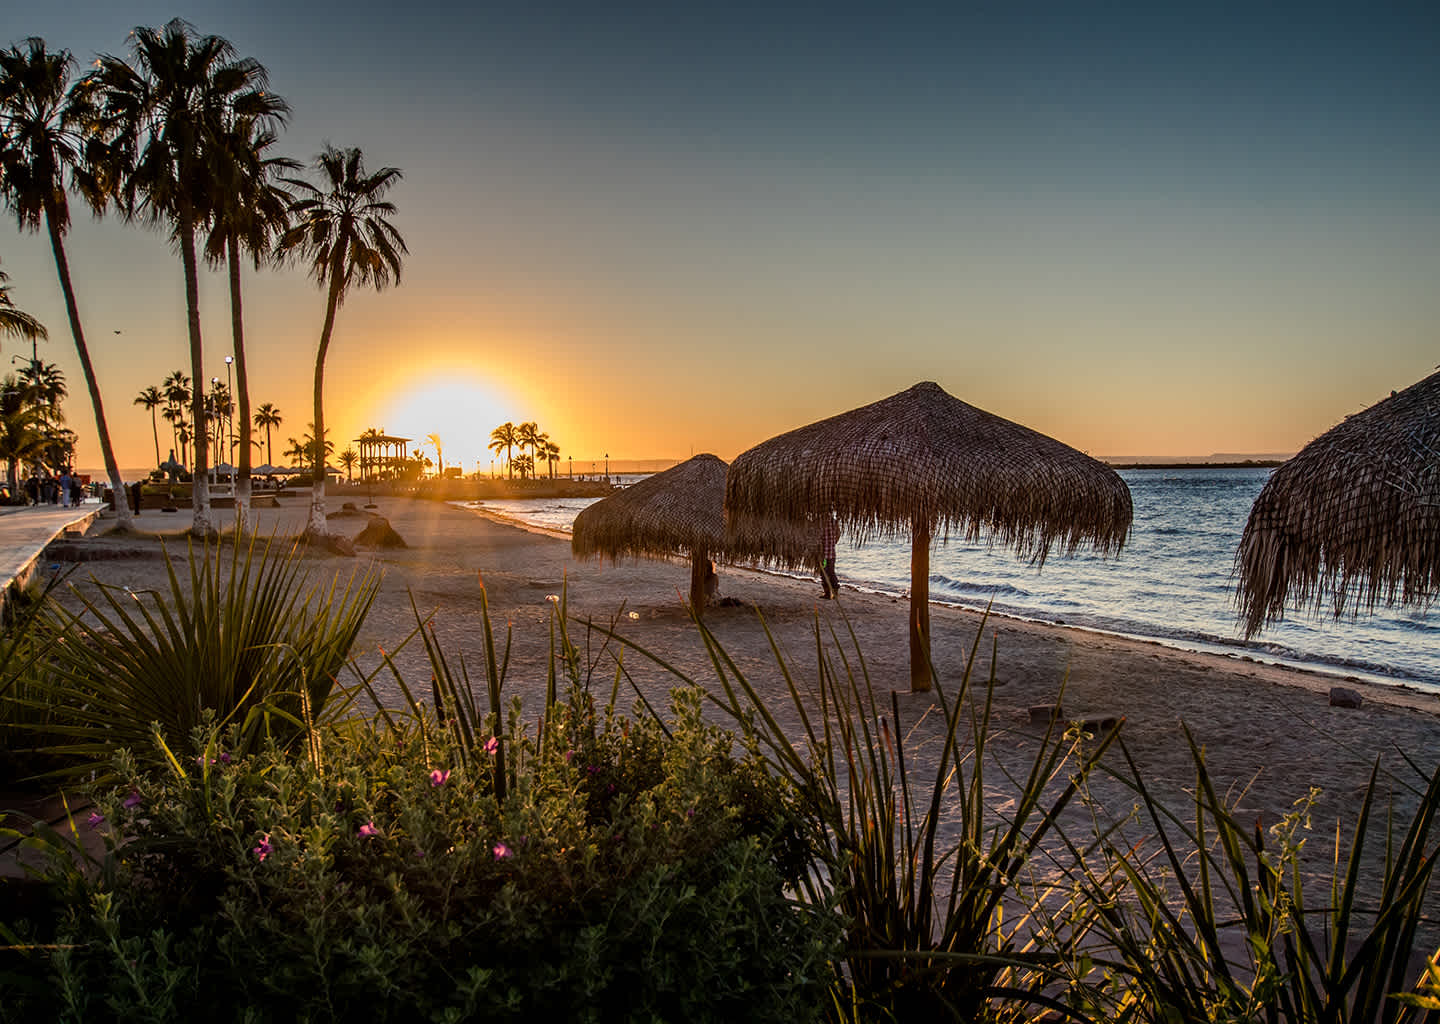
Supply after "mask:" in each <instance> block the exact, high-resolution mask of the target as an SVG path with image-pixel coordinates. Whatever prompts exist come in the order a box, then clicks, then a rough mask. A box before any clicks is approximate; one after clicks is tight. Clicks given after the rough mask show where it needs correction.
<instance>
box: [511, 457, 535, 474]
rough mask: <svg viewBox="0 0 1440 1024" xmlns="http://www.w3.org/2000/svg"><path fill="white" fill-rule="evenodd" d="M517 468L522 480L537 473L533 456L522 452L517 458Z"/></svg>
mask: <svg viewBox="0 0 1440 1024" xmlns="http://www.w3.org/2000/svg"><path fill="white" fill-rule="evenodd" d="M515 468H516V469H518V470H519V471H520V479H521V480H524V479H526V478H527V477H530V476H533V475H534V473H535V459H534V458H533V457H532V456H530V455H527V454H525V453H524V452H521V453H520V454H519V455H517V456H515Z"/></svg>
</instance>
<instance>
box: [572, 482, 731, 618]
mask: <svg viewBox="0 0 1440 1024" xmlns="http://www.w3.org/2000/svg"><path fill="white" fill-rule="evenodd" d="M724 504H725V463H724V462H722V461H721V460H720V459H718V458H716V457H715V456H714V455H696V456H695V457H694V458H692V459H688V460H686V461H685V462H682V463H680V465H678V466H673V467H671V468H670V469H667V470H666V471H665V472H663V473H656V474H655V475H654V476H648V477H646V478H645V479H643V480H639V481H636V482H635V483H633V484H631V485H630V486H629V487H627V488H625V489H624V490H622V491H620V492H619V493H617V494H612V495H611V496H610V497H608V498H602V499H601V500H600V501H597V502H595V504H593V505H591V506H589V507H588V508H586V509H584V510H583V511H582V512H581V513H580V514H579V515H578V516H576V517H575V525H574V533H573V534H572V535H571V538H570V550H571V551H572V552H573V553H574V554H575V556H576V557H577V558H587V557H589V556H591V555H599V556H602V557H604V556H608V557H610V558H613V559H618V558H623V557H633V558H641V557H654V556H665V555H673V554H678V553H688V554H689V555H690V563H691V564H690V603H691V605H692V606H693V607H694V608H695V611H696V613H697V614H698V613H699V612H700V611H701V610H702V609H703V608H704V607H705V579H706V576H707V575H708V573H709V570H710V559H711V557H713V556H720V555H723V554H724V553H725V552H726V550H727V547H726V543H725V518H724Z"/></svg>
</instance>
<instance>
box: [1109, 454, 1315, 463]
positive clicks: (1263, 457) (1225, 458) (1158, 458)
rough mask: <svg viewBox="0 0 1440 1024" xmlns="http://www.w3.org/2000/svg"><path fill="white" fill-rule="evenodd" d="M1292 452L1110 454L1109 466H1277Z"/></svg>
mask: <svg viewBox="0 0 1440 1024" xmlns="http://www.w3.org/2000/svg"><path fill="white" fill-rule="evenodd" d="M1294 454H1295V453H1294V452H1215V453H1214V454H1211V455H1111V456H1108V457H1106V458H1105V459H1103V460H1101V461H1103V462H1105V463H1106V464H1107V465H1111V466H1278V465H1279V464H1280V463H1282V462H1284V461H1286V460H1287V459H1289V458H1290V457H1291V456H1292V455H1294Z"/></svg>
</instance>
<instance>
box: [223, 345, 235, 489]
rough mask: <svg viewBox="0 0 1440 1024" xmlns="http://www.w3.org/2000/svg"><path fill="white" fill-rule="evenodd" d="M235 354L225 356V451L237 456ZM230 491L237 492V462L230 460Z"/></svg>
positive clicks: (233, 456) (230, 455) (231, 455)
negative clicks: (232, 394)
mask: <svg viewBox="0 0 1440 1024" xmlns="http://www.w3.org/2000/svg"><path fill="white" fill-rule="evenodd" d="M233 361H235V356H226V357H225V451H226V454H228V455H229V457H230V458H235V415H233V413H235V403H233V400H232V398H230V364H232V363H233ZM230 493H232V494H233V493H235V462H230Z"/></svg>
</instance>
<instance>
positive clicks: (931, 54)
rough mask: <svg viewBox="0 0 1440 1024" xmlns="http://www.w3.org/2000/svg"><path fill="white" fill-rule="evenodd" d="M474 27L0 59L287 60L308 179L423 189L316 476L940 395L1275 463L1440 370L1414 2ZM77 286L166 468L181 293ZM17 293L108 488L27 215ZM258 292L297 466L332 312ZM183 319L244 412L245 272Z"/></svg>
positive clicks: (112, 380) (100, 238) (133, 230)
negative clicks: (381, 445)
mask: <svg viewBox="0 0 1440 1024" xmlns="http://www.w3.org/2000/svg"><path fill="white" fill-rule="evenodd" d="M455 6H457V5H450V4H445V5H432V4H428V3H424V2H415V3H397V4H384V5H381V4H376V3H369V2H364V0H359V2H354V3H346V4H343V5H342V4H337V3H332V2H329V0H315V2H295V0H287V2H284V3H280V2H275V0H254V2H249V3H245V4H236V3H233V2H230V0H226V2H198V3H188V4H185V5H184V6H183V7H181V8H179V9H178V10H177V8H176V7H175V6H172V5H157V4H153V3H149V2H128V3H127V2H120V3H117V2H115V0H66V2H64V3H57V4H50V5H43V7H42V5H38V4H37V5H29V9H28V10H24V11H23V12H18V13H17V12H7V14H6V17H5V18H4V30H5V32H7V33H9V34H10V35H9V37H8V38H5V39H3V40H0V42H6V43H9V42H19V41H20V40H21V39H22V38H23V37H25V36H27V35H39V36H42V37H44V38H45V39H46V40H47V41H48V42H49V43H50V44H51V45H52V46H54V47H57V48H58V47H64V48H68V49H70V50H72V51H73V52H74V53H75V55H76V56H77V58H79V60H80V61H81V63H82V65H83V64H85V63H88V62H89V61H90V60H91V59H93V57H94V55H95V54H96V53H97V52H110V53H115V54H126V53H128V51H127V49H126V34H127V33H128V31H129V30H130V29H131V28H133V27H134V26H136V25H140V24H146V25H160V24H163V23H164V22H165V21H166V20H168V19H169V18H171V17H173V16H175V15H176V14H177V13H178V14H180V15H181V16H183V17H185V18H186V19H188V20H189V21H191V22H192V23H193V24H194V25H195V26H196V27H197V28H198V29H199V30H200V31H201V32H205V33H216V34H219V35H222V36H225V37H226V38H228V39H229V40H230V41H231V42H233V43H234V44H235V46H236V47H237V48H238V49H239V51H240V52H241V53H242V54H246V55H252V56H255V57H257V58H258V59H259V60H261V61H262V62H263V63H265V64H266V66H267V67H268V68H269V70H270V77H271V84H272V86H273V88H274V89H275V91H277V92H279V93H280V94H282V95H283V96H285V97H286V98H287V99H288V100H289V101H290V103H291V105H292V107H293V109H294V114H293V118H292V120H291V122H290V125H289V128H288V130H287V131H286V133H285V135H284V138H283V140H282V145H281V147H280V148H281V149H282V150H283V151H284V152H285V153H287V154H288V155H291V156H294V157H296V158H299V159H302V160H309V159H310V158H312V157H313V156H314V154H316V153H317V152H318V151H319V150H320V148H321V147H322V145H323V144H324V143H325V142H327V141H328V142H331V143H334V144H335V145H338V146H359V147H361V148H362V149H363V150H364V152H365V154H366V159H367V163H368V164H369V165H370V166H371V167H372V168H378V167H380V166H382V165H394V166H398V167H400V168H401V169H402V170H403V171H404V175H405V177H404V180H403V181H402V182H401V183H400V185H399V186H398V187H397V188H396V189H395V190H394V191H393V192H392V193H391V196H390V198H391V199H393V201H394V202H395V203H396V205H397V206H398V207H399V212H398V214H397V216H396V218H395V223H396V224H397V226H398V227H399V229H400V230H401V232H402V234H403V235H404V236H405V238H406V240H407V242H408V244H409V247H410V256H409V258H408V260H407V262H406V264H405V268H404V276H403V280H402V283H401V285H400V287H399V288H397V289H391V290H388V291H386V292H384V293H381V294H378V295H377V294H375V293H373V292H370V293H364V292H358V291H357V292H355V293H353V294H352V297H351V298H350V300H349V301H348V302H347V303H346V305H345V306H344V307H343V308H342V310H341V313H340V317H339V321H338V325H337V327H336V333H335V340H334V343H333V346H332V350H331V355H330V359H329V363H328V367H329V369H328V375H327V379H328V386H327V419H328V420H329V421H330V422H331V423H332V424H333V427H332V433H331V436H332V438H334V439H335V440H336V441H337V442H338V444H337V448H343V447H344V446H345V442H346V441H348V439H350V438H353V437H354V436H356V435H357V434H358V433H359V432H360V431H362V430H364V429H365V428H366V427H371V426H374V427H380V428H384V429H386V430H388V431H390V432H391V433H400V434H405V435H407V436H411V437H415V438H423V437H424V436H425V435H426V434H429V433H432V432H433V433H439V434H440V436H441V438H442V441H443V443H444V445H445V457H446V461H447V463H454V462H455V461H457V460H459V461H461V462H462V463H463V465H464V467H465V469H466V470H467V471H469V470H473V469H474V468H475V467H476V464H477V461H478V463H479V465H480V466H481V468H485V469H488V467H489V464H490V463H489V458H490V457H489V455H488V453H487V452H486V451H485V443H486V440H487V438H488V435H489V433H490V430H491V429H492V428H493V427H494V426H495V425H496V424H498V423H500V422H502V421H504V420H507V419H511V420H516V421H519V420H522V419H526V420H535V421H537V422H538V423H539V424H540V426H541V428H542V429H544V430H546V431H548V432H549V434H550V435H551V437H552V438H553V439H554V440H555V441H556V442H557V443H558V444H559V445H560V446H561V450H562V453H563V455H562V459H563V458H566V457H573V458H574V460H575V468H576V470H577V471H579V470H580V469H581V468H582V466H584V467H586V468H588V466H589V463H590V461H591V460H598V459H600V458H601V457H602V456H603V455H604V454H605V453H607V452H608V453H609V454H610V456H611V457H612V459H618V458H685V457H688V456H689V455H690V454H691V453H692V452H701V451H711V452H714V453H716V454H718V455H720V456H721V457H722V458H727V459H728V458H732V457H733V456H734V455H736V454H737V453H738V452H740V451H741V450H743V449H745V448H748V447H749V446H751V445H753V444H755V443H757V442H759V441H761V440H764V439H765V438H767V437H769V436H772V435H774V434H776V433H779V432H782V431H784V430H787V429H790V428H791V427H795V426H798V425H800V424H803V423H807V422H810V421H812V420H815V419H818V418H821V417H823V416H827V415H831V414H833V413H837V412H841V411H844V410H846V409H849V408H852V407H854V406H857V405H861V404H864V403H866V402H870V401H873V400H875V399H878V398H882V397H885V396H887V395H890V394H892V393H894V392H897V391H900V390H902V389H904V388H906V387H908V386H910V385H911V384H913V383H915V382H916V381H920V380H934V381H937V382H938V383H939V384H940V385H941V386H942V387H944V388H945V389H946V390H947V391H949V392H950V393H951V394H953V395H955V396H956V397H959V398H962V399H964V400H965V401H967V402H970V403H971V404H973V405H976V406H979V407H981V408H984V409H987V410H989V411H991V412H994V413H998V414H999V415H1002V416H1005V417H1008V418H1010V419H1014V420H1017V421H1019V422H1022V423H1025V424H1026V425H1028V426H1031V427H1034V428H1035V429H1038V430H1041V431H1043V432H1045V433H1047V434H1051V435H1053V436H1055V437H1057V438H1059V439H1060V440H1062V441H1065V442H1066V443H1068V444H1071V445H1073V446H1075V447H1077V448H1080V449H1083V450H1086V451H1088V452H1090V453H1091V454H1093V455H1097V456H1101V457H1107V456H1110V457H1115V456H1133V455H1157V456H1197V455H1199V456H1203V455H1208V454H1210V453H1215V452H1234V453H1269V452H1292V451H1294V450H1295V449H1296V448H1298V447H1299V446H1300V445H1302V444H1304V443H1305V442H1306V441H1308V440H1309V439H1310V438H1311V437H1313V436H1315V435H1316V434H1318V433H1320V432H1321V431H1323V430H1325V429H1327V428H1328V427H1330V426H1331V425H1333V424H1334V423H1335V422H1337V421H1338V420H1340V419H1341V418H1343V417H1344V416H1345V415H1347V414H1349V413H1353V412H1356V411H1358V410H1359V409H1361V408H1363V407H1365V406H1367V405H1369V404H1371V403H1373V402H1375V401H1377V400H1378V399H1380V398H1382V397H1383V396H1385V395H1386V394H1388V393H1389V391H1390V390H1391V389H1399V388H1403V387H1406V386H1408V385H1409V384H1411V383H1413V382H1415V381H1416V380H1419V379H1420V378H1422V377H1424V376H1426V375H1427V374H1428V373H1430V372H1432V371H1433V370H1434V368H1435V366H1436V364H1437V363H1440V344H1437V342H1436V338H1437V327H1440V61H1437V59H1436V54H1437V53H1440V14H1437V13H1436V12H1437V11H1440V7H1437V6H1436V5H1434V4H1415V5H1406V6H1403V7H1402V6H1400V5H1390V4H1386V5H1371V4H1356V5H1353V7H1352V8H1351V10H1350V13H1336V11H1337V10H1338V9H1337V8H1336V7H1334V6H1332V5H1328V4H1312V3H1305V4H1294V5H1287V4H1272V5H1255V4H1234V5H1231V4H1225V3H1205V4H1195V5H1186V6H1180V5H1172V4H1155V3H1144V4H1140V3H1136V4H1124V3H1107V4H1096V3H1082V2H1055V3H1049V4H1043V3H1014V4H984V5H972V4H964V3H956V4H953V5H951V7H952V11H953V12H952V13H951V14H948V15H936V14H935V13H934V12H933V10H932V8H933V7H936V6H939V5H931V4H925V5H916V6H913V7H912V6H908V5H904V4H895V3H887V4H874V5H861V4H846V3H835V4H829V5H808V4H807V5H793V6H787V5H784V4H748V3H725V4H710V5H683V4H682V5H672V4H647V5H639V6H636V5H625V4H619V5H602V4H594V3H583V4H570V5H553V4H546V3H539V2H536V3H524V2H510V3H503V4H497V3H487V2H484V0H477V2H475V3H473V4H469V5H465V6H466V9H465V10H464V11H463V13H458V12H457V10H456V9H454V8H455ZM691 8H693V9H691ZM1406 12H1408V13H1406ZM69 247H70V250H69V251H70V257H71V261H72V271H73V274H74V279H75V282H76V285H77V289H78V293H79V297H80V302H81V313H82V317H83V319H84V322H85V324H86V328H87V331H88V333H89V336H90V339H91V344H92V349H93V351H94V354H95V356H96V359H97V364H98V370H99V373H100V380H101V387H102V389H103V392H104V397H105V401H106V403H107V413H108V416H109V420H110V423H111V429H112V433H113V435H114V437H115V439H116V443H117V446H118V449H119V452H120V461H121V464H122V465H123V466H126V467H140V466H148V465H149V464H150V463H152V462H153V445H152V441H151V429H150V422H149V416H148V414H147V413H145V412H144V410H142V409H140V408H139V407H137V406H135V405H133V404H132V400H133V398H134V397H135V395H136V394H137V393H138V392H139V391H140V390H141V389H142V388H143V387H145V386H146V385H149V384H158V383H159V382H160V381H161V379H162V378H163V377H164V376H165V375H166V374H168V373H169V372H170V371H171V370H174V369H183V370H185V371H186V372H187V373H188V372H189V359H188V348H187V343H186V338H185V320H184V299H183V285H182V279H181V271H180V263H179V259H178V257H177V256H175V255H174V254H173V253H172V252H171V251H170V248H169V246H168V245H167V243H166V241H165V239H164V237H162V236H161V235H160V234H158V233H156V232H152V231H147V230H145V229H143V228H141V227H138V226H127V225H124V224H122V223H120V222H119V221H118V220H117V219H115V218H113V217H112V218H109V219H107V220H105V221H103V222H99V223H97V222H94V221H92V220H90V219H89V218H88V215H87V214H85V213H84V212H83V210H82V209H79V208H77V211H76V224H75V227H74V229H73V230H72V232H71V235H70V237H69ZM0 266H3V269H4V270H6V271H7V272H8V273H9V274H10V278H11V280H10V283H11V286H12V291H11V294H12V297H13V298H14V299H15V300H16V302H17V304H18V305H19V306H20V307H21V308H23V309H26V310H28V311H29V312H32V313H34V314H36V315H37V316H39V317H40V318H41V319H42V320H44V321H45V323H46V324H47V325H48V326H49V327H50V330H51V339H50V341H49V342H47V343H43V344H42V345H41V349H40V351H41V357H42V358H43V359H46V360H48V361H54V362H57V363H59V364H60V366H61V367H62V368H63V369H64V370H65V371H66V373H67V376H68V378H69V381H70V386H71V390H72V398H71V399H70V402H69V404H68V406H67V408H68V410H69V413H70V419H71V422H72V425H73V426H75V427H76V428H77V429H78V430H79V431H80V433H81V436H82V439H83V440H82V444H81V448H80V458H79V462H80V464H81V465H82V466H96V465H98V463H99V457H98V446H97V445H96V444H95V443H94V440H93V424H92V420H91V419H90V414H89V409H88V407H87V405H86V404H85V401H84V386H83V381H82V378H81V376H80V371H79V366H78V363H77V361H76V359H75V356H74V348H73V345H72V343H71V341H70V337H69V333H68V330H67V328H66V325H65V318H64V313H63V306H62V304H61V298H60V292H59V287H58V285H57V284H56V279H55V274H54V268H53V264H52V263H51V262H50V254H49V247H48V243H46V242H45V241H44V239H43V237H42V236H21V235H19V234H18V232H17V231H16V229H15V227H14V221H13V218H11V219H7V220H6V221H5V223H4V225H3V226H0ZM247 286H248V288H247V292H246V302H247V311H248V320H247V333H248V339H249V354H250V361H251V364H252V367H253V369H252V385H251V387H252V394H253V396H254V400H255V401H256V402H257V403H258V402H262V401H270V402H273V403H275V404H276V405H277V406H279V408H280V409H281V411H282V414H283V415H284V417H285V424H284V426H282V428H281V430H280V435H281V437H282V438H283V437H286V436H299V435H300V434H301V433H302V432H304V430H305V429H306V427H305V425H306V423H307V422H308V421H309V420H310V419H311V418H312V417H311V414H310V406H309V401H310V400H309V394H310V380H311V372H312V368H313V358H314V350H315V345H316V341H317V339H318V335H319V330H320V324H321V317H322V314H323V296H322V295H321V293H320V292H319V290H318V289H317V288H316V287H315V286H314V284H313V283H312V282H310V281H309V280H308V279H307V278H306V276H305V275H304V273H303V272H302V271H301V270H299V269H295V268H291V269H285V270H279V271H265V272H261V273H260V274H258V275H253V274H252V275H249V276H248V277H247ZM202 298H203V301H204V308H203V311H202V315H203V324H204V331H205V342H206V351H207V364H208V366H209V367H210V368H211V370H210V372H211V373H212V374H214V375H216V376H219V377H221V378H222V379H223V378H224V375H225V366H224V362H223V358H224V356H225V355H226V354H227V353H228V352H229V345H230V337H229V325H228V312H227V305H226V302H227V300H226V294H225V285H224V279H223V277H222V276H220V275H219V274H215V273H210V274H207V276H206V277H205V278H204V280H203V281H202ZM117 331H118V332H120V333H118V334H117V333H115V332H117ZM0 344H3V353H0V359H3V361H4V362H5V363H6V364H7V368H9V363H10V361H11V357H12V356H15V355H17V354H22V353H23V354H24V355H25V356H28V354H29V346H28V345H23V344H21V343H20V342H17V341H14V340H10V339H5V340H4V341H3V342H0ZM163 426H164V424H163V422H162V427H163ZM162 446H164V447H168V444H166V443H165V439H164V438H163V437H162ZM263 457H264V454H263V453H261V458H262V459H263ZM277 461H280V460H279V459H278V458H277ZM561 465H562V469H563V468H564V466H565V465H566V463H565V462H563V461H562V464H561Z"/></svg>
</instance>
